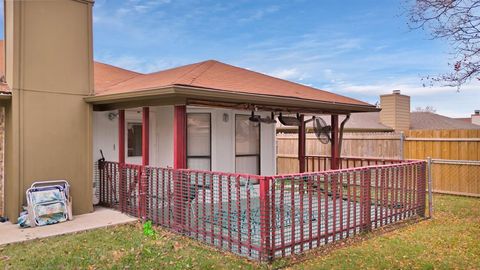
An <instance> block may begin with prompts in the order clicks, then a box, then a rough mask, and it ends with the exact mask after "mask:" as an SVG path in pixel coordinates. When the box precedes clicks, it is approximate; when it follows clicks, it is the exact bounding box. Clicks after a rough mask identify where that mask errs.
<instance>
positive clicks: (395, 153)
mask: <svg viewBox="0 0 480 270" xmlns="http://www.w3.org/2000/svg"><path fill="white" fill-rule="evenodd" d="M402 140H403V138H402V134H400V133H345V135H344V136H343V143H342V153H341V156H344V157H345V156H352V157H378V158H388V159H402V158H403V157H402V151H403V150H402V144H403V143H402ZM306 147H307V150H306V155H307V156H311V155H320V156H325V155H328V156H329V155H330V147H331V145H330V144H322V143H320V142H319V141H318V140H317V138H316V137H315V136H314V135H313V134H307V140H306ZM277 172H278V173H279V174H285V173H297V172H298V135H297V134H277Z"/></svg>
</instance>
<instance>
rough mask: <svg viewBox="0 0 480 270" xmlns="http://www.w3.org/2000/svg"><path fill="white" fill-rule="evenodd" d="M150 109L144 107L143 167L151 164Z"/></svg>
mask: <svg viewBox="0 0 480 270" xmlns="http://www.w3.org/2000/svg"><path fill="white" fill-rule="evenodd" d="M149 132H150V108H149V107H143V110H142V165H143V166H148V165H149V164H150V152H149V148H150V141H149Z"/></svg>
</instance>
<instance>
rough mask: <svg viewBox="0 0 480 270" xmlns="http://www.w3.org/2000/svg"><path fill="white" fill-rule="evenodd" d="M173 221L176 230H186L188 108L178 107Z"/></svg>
mask: <svg viewBox="0 0 480 270" xmlns="http://www.w3.org/2000/svg"><path fill="white" fill-rule="evenodd" d="M173 168H174V171H173V221H174V229H176V230H177V231H179V232H182V231H183V230H184V229H185V221H186V218H185V209H186V206H187V205H188V203H187V202H188V199H189V195H188V192H189V191H188V188H187V176H186V175H185V174H186V172H185V171H183V170H181V169H186V168H187V106H186V105H176V106H175V109H174V113H173Z"/></svg>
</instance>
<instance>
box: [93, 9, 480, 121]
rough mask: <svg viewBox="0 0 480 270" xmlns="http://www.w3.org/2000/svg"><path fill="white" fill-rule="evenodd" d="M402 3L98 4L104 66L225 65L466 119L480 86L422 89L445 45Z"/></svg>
mask: <svg viewBox="0 0 480 270" xmlns="http://www.w3.org/2000/svg"><path fill="white" fill-rule="evenodd" d="M402 3H404V1H399V0H383V1H378V0H363V1H358V0H350V1H346V0H344V1H338V0H324V1H318V0H312V1H307V0H290V1H281V0H275V1H274V0H271V1H268V0H231V1H227V0H218V1H215V0H156V1H151V0H125V1H113V0H97V1H96V3H95V5H94V48H95V59H96V60H98V61H101V62H106V63H109V64H113V65H117V66H120V67H123V68H127V69H133V70H136V71H140V72H153V71H158V70H162V69H167V68H171V67H175V66H179V65H184V64H189V63H193V62H199V61H203V60H207V59H216V60H219V61H222V62H226V63H229V64H233V65H236V66H240V67H244V68H249V69H252V70H255V71H259V72H262V73H267V74H270V75H273V76H277V77H280V78H284V79H288V80H292V81H295V82H299V83H303V84H306V85H311V86H314V87H316V88H320V89H325V90H329V91H332V92H336V93H340V94H344V95H348V96H352V97H355V98H359V99H362V100H365V101H368V102H370V103H375V102H377V100H378V99H379V98H378V95H379V94H382V93H389V92H391V90H393V89H400V90H401V91H402V92H403V93H406V94H409V95H411V96H412V109H413V108H415V107H417V106H422V107H424V106H427V105H431V106H434V107H435V108H436V109H437V112H438V113H441V114H445V115H449V116H455V117H461V116H467V115H470V114H471V113H472V112H473V110H474V109H480V84H479V83H478V82H474V83H472V84H470V85H466V86H464V87H463V89H461V91H460V92H459V93H458V92H457V91H456V89H453V88H444V87H423V86H422V81H421V77H422V76H425V75H429V74H438V73H442V72H445V71H447V70H448V66H447V63H448V62H449V58H450V55H449V53H448V51H449V48H448V44H446V42H445V41H438V40H430V39H429V36H428V34H427V33H426V32H423V31H421V30H419V31H410V30H409V29H408V27H407V21H406V17H405V16H404V15H403V14H402V13H403V12H404V6H402Z"/></svg>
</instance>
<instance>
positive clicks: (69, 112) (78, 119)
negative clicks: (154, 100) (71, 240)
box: [5, 0, 93, 220]
mask: <svg viewBox="0 0 480 270" xmlns="http://www.w3.org/2000/svg"><path fill="white" fill-rule="evenodd" d="M5 13H6V16H5V20H6V22H5V28H6V31H5V33H6V36H5V40H6V42H5V46H6V53H7V57H6V78H7V82H8V84H9V85H10V87H11V88H12V101H11V106H10V107H7V113H6V125H7V129H6V156H5V162H6V164H5V171H6V172H5V173H6V178H5V179H6V182H5V191H6V192H5V201H6V203H5V205H6V214H7V215H8V217H9V218H10V219H12V220H15V219H16V217H17V216H18V212H19V210H20V208H21V205H22V204H24V203H25V195H24V194H25V190H26V189H27V188H28V187H29V186H30V185H31V183H32V182H34V181H38V180H46V179H66V180H68V181H69V182H70V184H71V185H72V189H71V194H72V197H73V210H74V213H75V214H80V213H86V212H90V211H92V210H93V207H92V170H93V162H92V153H91V151H92V135H91V126H92V108H91V105H88V104H87V103H85V102H84V100H83V99H84V97H86V96H87V95H89V94H90V93H92V90H93V69H92V67H93V57H92V25H91V22H92V21H91V19H92V4H91V2H87V1H78V0H77V1H75V0H56V1H14V2H12V1H6V2H5ZM8 29H10V30H8Z"/></svg>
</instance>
